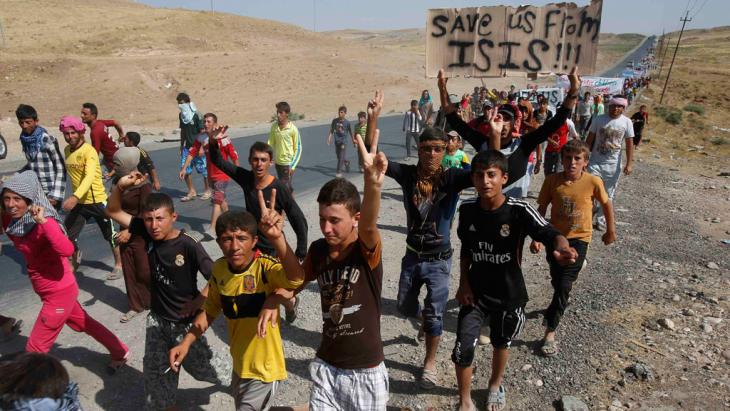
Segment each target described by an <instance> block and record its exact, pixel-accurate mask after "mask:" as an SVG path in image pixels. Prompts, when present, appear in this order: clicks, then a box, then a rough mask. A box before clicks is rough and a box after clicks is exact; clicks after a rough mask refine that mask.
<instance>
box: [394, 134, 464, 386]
mask: <svg viewBox="0 0 730 411" xmlns="http://www.w3.org/2000/svg"><path fill="white" fill-rule="evenodd" d="M446 143H447V136H446V134H445V133H444V132H443V131H442V130H440V129H437V128H433V127H426V128H425V129H424V130H423V132H422V133H421V135H420V136H419V142H418V164H417V165H407V164H401V163H396V162H389V163H388V170H387V172H386V175H387V176H389V177H391V178H393V179H395V180H396V181H397V182H398V184H400V186H401V188H402V189H403V205H404V207H405V209H406V219H407V227H408V236H407V237H406V254H405V256H404V257H403V260H402V262H401V274H400V282H399V285H398V310H399V311H400V312H401V313H402V314H403V315H405V316H407V317H412V318H413V317H420V318H422V324H421V330H420V331H419V340H420V339H422V338H423V337H424V336H425V341H426V358H425V359H424V363H423V372H422V375H421V379H420V384H421V387H423V388H424V389H431V388H434V387H435V386H436V385H438V372H437V370H436V351H437V350H438V344H439V340H440V338H441V334H442V332H443V319H442V318H443V313H444V309H445V308H446V301H447V300H448V297H449V271H450V270H451V254H452V251H453V250H452V248H451V242H450V232H449V231H450V230H449V228H450V225H451V220H452V218H453V215H454V211H455V205H456V202H457V201H458V198H459V192H460V191H461V190H463V189H465V188H467V187H471V186H472V183H471V180H470V178H469V172H468V171H465V170H462V169H458V168H449V169H446V170H444V168H443V166H442V165H441V162H442V160H443V157H444V153H445V150H446ZM423 285H426V290H427V295H426V299H425V301H424V306H423V307H421V305H420V303H419V301H418V294H419V292H420V290H421V287H422V286H423Z"/></svg>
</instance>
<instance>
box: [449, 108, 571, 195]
mask: <svg viewBox="0 0 730 411" xmlns="http://www.w3.org/2000/svg"><path fill="white" fill-rule="evenodd" d="M569 116H570V110H569V109H567V108H565V107H560V108H559V109H558V111H557V113H555V115H554V116H553V117H552V118H551V119H550V120H547V121H545V123H544V124H543V125H542V126H540V127H538V128H537V129H535V130H533V131H531V132H529V133H526V134H525V135H523V136H522V137H521V138H518V139H511V140H510V142H509V143H508V144H507V145H505V146H502V147H500V148H499V149H500V151H502V153H504V155H506V156H509V158H508V159H507V164H508V170H509V176H508V179H507V183H506V184H505V185H504V187H505V188H504V190H505V191H507V190H509V189H510V186H512V184H513V183H515V182H516V181H518V180H520V179H521V178H523V177H524V176H525V173H526V172H527V163H528V161H529V159H530V153H532V152H533V151H534V150H535V148H537V146H538V145H540V143H542V142H544V141H547V139H548V137H550V135H552V134H553V133H555V132H556V131H557V130H558V128H560V126H562V125H563V124H565V120H567V119H568V117H569ZM446 118H447V121H448V122H449V125H451V127H452V128H453V129H454V130H456V132H457V133H459V135H460V136H461V137H462V138H463V139H464V140H466V141H467V142H469V144H471V145H472V146H473V147H474V149H475V150H477V151H481V150H486V149H492V148H493V147H487V138H488V136H486V135H484V134H482V133H480V132H478V131H477V130H474V129H473V128H471V127H469V125H468V124H466V123H465V122H464V120H462V119H461V117H459V115H458V114H456V113H451V114H449V115H447V116H446Z"/></svg>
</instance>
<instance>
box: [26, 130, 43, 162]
mask: <svg viewBox="0 0 730 411" xmlns="http://www.w3.org/2000/svg"><path fill="white" fill-rule="evenodd" d="M44 134H46V129H45V128H43V127H41V126H36V128H35V130H33V133H32V134H30V135H26V134H25V133H24V132H21V133H20V144H21V145H22V146H23V152H24V153H25V155H26V156H27V157H28V159H29V160H30V161H35V159H36V157H37V156H38V153H39V152H40V151H41V149H42V148H43V135H44Z"/></svg>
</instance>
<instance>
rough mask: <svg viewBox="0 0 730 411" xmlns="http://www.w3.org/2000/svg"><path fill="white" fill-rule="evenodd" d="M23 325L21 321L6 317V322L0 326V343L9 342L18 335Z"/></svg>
mask: <svg viewBox="0 0 730 411" xmlns="http://www.w3.org/2000/svg"><path fill="white" fill-rule="evenodd" d="M21 325H23V320H17V319H15V318H12V317H8V321H6V322H5V324H3V325H2V327H0V328H2V331H3V333H2V338H1V339H0V341H2V342H5V341H10V340H11V339H12V338H13V337H15V336H16V335H18V334H20V326H21Z"/></svg>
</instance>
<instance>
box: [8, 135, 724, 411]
mask: <svg viewBox="0 0 730 411" xmlns="http://www.w3.org/2000/svg"><path fill="white" fill-rule="evenodd" d="M642 150H646V151H640V152H639V153H638V158H639V160H638V161H637V163H636V166H635V172H634V174H633V175H632V176H630V177H627V178H623V179H622V180H621V183H620V184H621V185H620V188H619V191H618V197H617V199H616V203H615V205H616V210H617V221H618V227H617V228H618V240H617V242H616V243H615V244H614V245H612V246H608V247H607V246H604V245H602V244H601V243H600V242H594V244H593V246H592V247H591V249H590V251H589V254H588V259H589V262H588V266H587V267H586V269H584V270H583V272H581V275H580V278H579V280H578V282H577V283H576V285H575V288H574V293H573V298H572V301H571V306H570V307H569V309H568V312H567V315H566V317H565V318H564V321H563V323H562V325H561V328H560V330H559V332H560V334H559V336H558V337H559V340H560V346H559V347H560V353H559V354H558V356H557V357H554V358H549V359H546V358H543V357H541V356H539V355H538V347H539V339H540V337H541V336H542V327H541V319H542V314H541V310H542V309H544V308H545V307H546V306H547V304H548V302H549V299H550V297H551V292H552V290H551V288H550V285H549V275H548V268H547V264H546V262H545V260H544V256H543V255H539V256H537V255H532V254H529V253H527V254H526V255H525V259H524V265H523V268H524V272H525V277H526V279H527V284H528V289H529V292H530V297H531V301H530V302H529V303H528V306H527V312H528V318H529V321H528V323H527V325H526V327H525V330H524V331H523V333H522V335H521V336H520V337H519V338H518V339H517V341H515V344H514V347H513V348H512V350H511V358H510V362H509V366H508V370H507V374H506V380H505V384H506V388H507V395H508V397H507V398H508V401H509V406H510V409H512V410H549V409H554V408H555V407H560V406H561V405H560V400H561V398H564V396H572V397H574V398H573V400H575V402H570V401H569V399H567V398H566V402H567V403H568V405H567V407H566V409H574V410H579V409H591V410H594V409H595V410H602V409H610V410H619V409H661V410H674V409H691V410H709V409H713V410H715V409H727V408H730V394H729V391H728V383H729V379H728V362H729V361H730V345H729V344H728V341H729V340H728V334H729V333H728V308H730V307H729V303H728V297H729V296H730V292H729V291H728V290H729V289H730V288H728V286H729V285H730V276H729V275H728V274H729V271H728V267H730V259H729V258H728V247H729V246H728V245H727V244H723V243H721V241H720V240H721V239H722V238H716V237H713V236H710V235H708V234H706V233H708V232H717V227H718V226H722V228H723V232H724V233H725V237H724V238H730V233H729V232H727V231H728V230H730V225H728V221H730V215H728V211H727V210H728V204H730V180H729V179H728V178H726V177H703V176H696V175H687V174H684V175H682V174H679V173H678V172H677V171H675V170H676V169H670V168H667V167H664V166H662V165H660V164H656V163H655V162H650V161H649V160H650V159H652V158H653V156H652V154H651V147H650V146H647V147H646V148H643V149H642ZM540 182H541V177H540V176H538V178H537V179H536V181H534V182H533V189H534V190H537V189H539V184H540ZM357 183H358V184H361V182H360V181H357ZM464 195H465V196H470V195H473V194H472V193H469V192H467V193H465V194H464ZM299 201H300V204H301V205H302V208H303V211H304V212H305V214H306V215H307V218H308V219H309V221H313V222H314V221H316V203H315V201H314V194H307V195H303V196H302V197H301V198H299ZM401 201H402V197H401V192H400V189H399V187H397V185H396V184H395V183H394V182H393V181H390V180H387V183H386V186H385V188H384V191H383V205H382V212H381V219H380V222H379V224H380V228H381V233H382V236H383V241H384V244H385V245H384V250H385V252H384V256H383V261H384V265H385V278H384V285H383V316H382V334H383V340H384V344H385V353H386V364H387V366H388V369H389V373H390V378H391V386H390V392H391V401H390V405H391V409H393V410H398V409H410V410H427V409H431V410H442V409H453V407H454V406H455V405H456V381H455V378H454V372H453V365H452V363H451V361H450V359H449V356H450V352H451V349H452V347H453V343H454V338H455V335H454V331H455V327H456V316H457V313H458V306H457V304H456V302H455V301H454V300H453V294H455V292H456V285H457V281H458V274H457V272H456V270H452V271H453V272H452V280H451V282H452V288H451V290H452V291H451V293H452V296H451V297H452V300H450V302H449V304H448V307H447V313H446V316H445V333H444V336H443V339H442V345H441V349H440V352H439V356H438V361H439V364H438V367H439V371H440V373H441V385H440V387H438V388H436V389H435V390H432V391H429V392H425V391H422V390H420V389H419V388H418V386H417V384H416V382H415V378H414V376H415V375H417V374H418V372H419V364H420V362H421V359H422V357H423V355H424V348H423V347H422V346H420V345H418V344H417V343H416V340H415V335H416V330H415V328H414V327H413V325H412V324H411V323H410V322H409V321H407V320H405V319H403V318H401V317H400V316H399V315H398V314H397V312H396V308H395V298H396V292H397V284H398V275H399V267H400V258H401V257H402V254H403V250H404V240H405V229H404V228H403V221H404V211H403V206H402V204H401ZM710 228H712V230H710ZM318 231H319V230H318V226H317V224H311V227H310V236H311V238H318V237H319V235H320V234H319V232H318ZM453 239H454V246H455V247H458V246H459V242H458V239H456V235H455V233H454V234H453ZM205 246H206V248H207V249H208V250H209V251H210V253H211V254H212V255H213V256H214V257H217V256H220V252H219V251H218V250H217V246H216V245H215V243H214V242H212V241H208V242H206V243H205ZM453 267H458V261H457V260H455V261H454V262H453ZM82 272H83V274H82V275H81V276H80V277H79V278H80V280H79V283H80V286H81V289H82V291H81V295H80V297H79V300H80V301H81V302H82V303H83V304H84V305H85V307H86V308H87V309H88V310H89V312H90V313H91V314H92V315H93V316H95V317H96V318H99V319H101V320H102V322H104V323H105V324H107V325H109V326H110V327H111V328H112V329H113V330H114V331H115V332H116V333H118V334H119V335H120V337H121V338H122V339H123V340H124V341H125V342H127V343H128V344H129V345H130V347H131V348H132V350H133V359H132V361H131V364H130V366H129V367H126V368H125V369H123V370H121V371H120V372H119V373H118V374H117V375H115V376H108V375H107V374H106V373H105V372H104V363H105V361H106V356H105V354H102V349H101V347H100V346H98V344H96V343H95V342H93V341H92V340H90V339H89V338H86V337H83V336H79V335H78V334H76V333H74V332H72V331H70V330H64V331H63V332H62V333H61V336H60V338H59V339H58V346H57V347H56V348H55V349H54V354H55V355H57V356H58V357H59V358H61V359H62V360H63V362H64V364H65V365H66V366H67V368H68V369H69V372H70V374H71V377H72V378H73V379H74V380H76V381H78V382H79V384H80V387H81V395H82V401H83V404H84V407H85V408H86V409H89V410H95V409H104V410H128V409H134V408H139V407H141V406H142V400H143V398H142V387H143V382H142V374H141V369H142V355H143V351H144V318H143V316H140V317H137V318H135V319H134V320H133V321H132V322H131V323H129V324H119V323H118V322H117V318H118V316H119V315H120V314H121V310H122V309H123V308H124V307H125V306H126V305H125V298H124V295H123V290H124V288H123V284H122V282H121V281H118V282H114V283H113V284H111V285H110V284H109V283H106V284H104V282H103V280H102V279H103V276H104V272H103V271H102V270H100V269H96V268H94V267H93V265H91V266H83V269H82ZM301 295H302V297H303V298H302V303H301V306H300V317H299V319H298V320H297V322H296V323H295V324H294V325H293V326H289V325H283V326H282V334H283V339H284V341H285V352H286V357H287V368H288V370H289V380H288V381H286V382H285V383H284V384H283V385H282V389H281V390H280V393H279V395H278V397H277V400H276V403H277V404H279V405H295V404H301V403H303V402H305V401H306V398H307V396H308V391H309V382H308V364H309V361H310V360H311V359H312V358H313V356H314V353H315V349H316V347H317V345H318V342H319V338H320V334H319V333H320V329H321V328H320V327H321V325H320V321H321V317H320V314H319V296H318V293H317V290H316V285H315V284H311V285H310V286H309V287H308V288H307V289H306V290H305V291H304V292H303V293H302V294H301ZM10 314H12V315H16V314H17V316H19V317H20V318H22V319H24V320H25V323H26V324H27V328H26V330H25V331H24V332H23V335H22V336H21V337H19V338H16V339H15V340H14V341H12V342H10V343H6V344H4V345H3V347H2V351H3V352H9V351H12V350H14V349H21V348H22V347H23V345H24V343H25V335H27V332H28V330H29V328H30V324H32V323H33V321H34V316H35V314H36V312H35V311H34V310H26V311H25V312H23V313H10ZM214 328H215V329H214V330H212V331H209V332H208V337H209V341H210V342H211V344H212V345H213V346H214V347H215V348H216V349H220V350H225V349H226V347H225V343H224V341H225V340H226V336H225V330H224V328H225V326H224V325H223V322H222V321H220V320H219V321H218V322H217V323H216V326H215V327H214ZM490 358H491V349H490V348H489V347H479V349H478V353H477V356H476V361H475V364H476V366H477V371H476V374H475V375H476V376H475V379H474V385H473V387H474V397H475V399H476V400H477V402H478V404H479V405H480V407H481V406H483V404H484V401H486V395H487V392H486V382H487V379H488V374H489V364H490ZM180 381H181V382H180V387H181V389H180V391H179V403H180V405H181V408H182V409H188V410H196V409H225V408H228V407H230V405H231V398H230V396H228V395H227V394H226V393H225V390H224V389H223V388H221V387H214V386H210V385H208V384H201V383H198V382H195V381H194V380H192V378H190V377H189V376H187V375H183V376H182V377H181V380H180ZM570 404H573V405H570ZM576 404H577V405H576ZM581 406H585V407H588V408H585V407H584V408H581ZM571 407H573V408H571Z"/></svg>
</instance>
